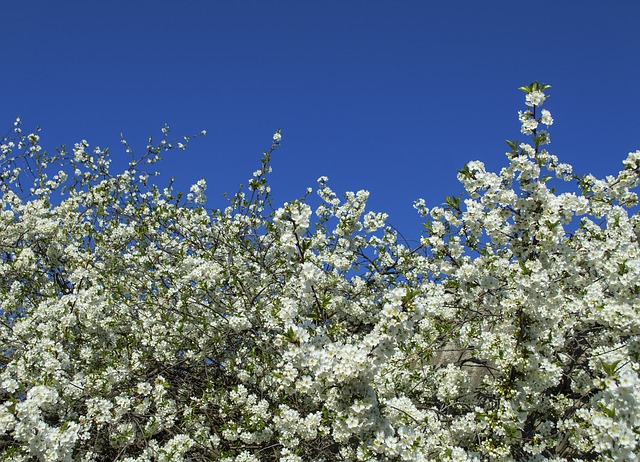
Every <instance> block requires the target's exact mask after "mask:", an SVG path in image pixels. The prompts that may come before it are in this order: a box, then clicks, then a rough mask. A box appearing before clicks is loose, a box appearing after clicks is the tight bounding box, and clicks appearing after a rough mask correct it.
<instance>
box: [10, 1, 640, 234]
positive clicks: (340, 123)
mask: <svg viewBox="0 0 640 462" xmlns="http://www.w3.org/2000/svg"><path fill="white" fill-rule="evenodd" d="M2 17H3V19H2V28H0V52H1V58H0V59H1V60H2V64H1V69H2V70H1V71H0V83H1V85H0V92H1V93H0V94H1V95H2V96H1V99H0V107H1V109H2V110H1V111H0V128H1V127H5V128H4V129H0V133H4V132H5V131H6V130H8V129H9V128H10V127H11V123H12V121H13V119H14V118H15V116H18V115H20V116H22V120H23V122H24V127H25V129H27V128H29V127H33V126H35V125H41V126H42V128H43V131H42V140H43V143H44V145H45V147H47V148H48V149H53V148H54V147H55V146H57V145H60V144H66V145H68V146H72V145H73V143H75V142H77V141H79V140H81V139H83V138H84V139H87V140H88V141H89V142H90V143H91V145H100V146H102V147H105V146H111V147H112V152H114V153H115V154H118V153H120V152H121V151H122V147H121V145H120V144H119V134H120V132H124V133H125V135H126V137H127V138H128V139H129V141H130V142H131V143H132V144H133V145H134V146H144V145H145V143H146V139H147V137H148V135H154V136H156V137H158V138H159V135H160V128H161V127H162V125H163V124H164V123H165V122H166V123H168V124H169V125H170V126H171V128H172V133H173V134H176V135H180V134H191V133H196V132H199V131H200V130H201V129H206V130H207V132H208V136H207V137H206V138H204V139H202V140H198V141H195V142H193V143H192V144H191V146H190V149H189V150H188V151H187V152H186V153H176V154H175V155H171V156H170V158H169V159H167V162H166V163H165V164H163V165H164V166H163V167H162V169H161V170H162V171H163V173H164V174H166V175H167V177H168V176H170V175H173V176H175V177H177V179H178V182H177V184H178V185H179V186H180V187H181V188H184V189H187V188H188V186H189V184H191V183H193V182H195V181H197V180H198V179H199V178H202V177H204V178H206V179H207V181H208V184H209V189H208V194H207V195H208V197H209V205H210V206H212V207H220V206H223V205H224V202H223V200H222V199H221V195H222V193H223V192H228V193H233V192H235V190H236V189H237V186H238V184H239V183H241V182H244V181H245V180H246V179H247V178H248V176H249V175H250V174H251V172H252V171H253V170H255V169H256V168H257V167H258V165H259V157H260V153H261V152H262V150H264V149H266V148H267V147H268V146H269V143H270V141H271V136H272V134H273V132H274V131H275V130H276V129H277V128H281V129H282V131H283V143H282V147H281V149H279V150H278V152H277V155H276V157H275V159H274V163H273V167H274V173H273V175H272V187H273V190H274V193H275V198H276V201H279V202H283V201H285V200H288V199H293V198H296V197H298V196H300V195H302V194H303V193H304V191H305V189H306V187H307V186H315V180H316V179H317V178H318V177H319V176H321V175H326V176H328V177H329V178H330V183H329V184H330V185H331V186H332V187H333V188H334V189H335V190H336V191H337V192H340V193H341V192H344V191H346V190H358V189H368V190H369V191H370V192H371V200H370V208H371V209H373V210H377V211H386V212H388V213H389V214H390V216H391V222H392V223H393V224H394V225H396V227H398V228H399V229H400V230H401V231H402V232H403V233H404V234H406V235H407V236H408V237H414V238H415V237H417V236H418V234H419V225H418V223H419V219H418V217H417V216H416V214H415V212H414V210H413V208H412V203H413V201H414V200H415V199H417V198H419V197H424V198H425V199H426V201H427V203H428V204H429V205H437V204H440V203H441V202H442V200H443V197H444V196H445V195H457V194H458V193H460V192H461V187H460V185H459V184H458V183H457V180H456V178H455V177H456V171H457V170H458V169H459V168H461V167H462V166H463V165H464V163H465V162H467V161H469V160H474V159H479V160H483V161H484V162H485V163H486V164H487V165H489V166H490V167H492V168H495V169H499V168H500V167H501V166H502V165H504V163H505V157H504V152H505V150H506V144H505V143H504V140H505V139H507V138H509V139H514V138H519V139H523V135H520V133H519V124H518V121H517V110H518V109H520V108H521V107H522V106H523V94H522V93H521V92H519V91H517V90H516V89H517V87H519V86H520V85H524V84H528V83H529V82H531V81H533V80H540V81H541V82H546V83H550V84H552V85H553V89H552V90H551V94H552V97H551V99H550V100H549V101H548V104H547V107H548V109H550V110H551V112H552V114H553V116H554V118H555V124H554V126H553V127H552V130H551V137H552V144H551V146H550V150H551V151H552V152H553V153H555V154H557V155H558V156H559V157H560V159H561V160H562V161H565V162H569V163H572V164H573V165H574V166H575V169H576V171H577V172H578V173H587V172H593V173H596V174H599V175H605V174H611V173H615V172H617V171H618V170H619V169H620V167H621V161H622V159H623V158H624V157H625V156H626V154H627V152H629V151H632V150H636V149H640V92H639V91H638V86H639V83H640V36H639V35H638V32H637V30H638V18H640V2H636V1H631V0H626V1H617V2H609V3H607V4H605V2H602V1H591V0H587V1H557V0H556V1H546V0H545V1H536V2H518V1H512V0H511V1H493V2H492V1H485V2H478V1H471V0H468V1H467V0H465V1H449V2H428V1H399V0H396V1H375V0H370V1H362V0H360V1H347V0H343V1H334V0H329V1H326V0H325V1H322V2H305V1H300V0H298V1H289V0H287V1H273V2H269V1H264V0H260V1H225V2H221V1H203V0H197V1H181V2H180V1H162V0H156V1H148V0H144V1H135V0H130V1H121V0H116V1H109V2H91V1H82V2H81V1H67V2H50V1H44V0H41V1H26V0H25V1H19V2H18V1H15V2H7V3H6V4H5V5H3V6H2Z"/></svg>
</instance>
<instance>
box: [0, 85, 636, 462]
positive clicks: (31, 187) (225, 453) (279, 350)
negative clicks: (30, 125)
mask: <svg viewBox="0 0 640 462" xmlns="http://www.w3.org/2000/svg"><path fill="white" fill-rule="evenodd" d="M548 88H549V86H548V85H543V84H538V83H537V82H534V83H532V84H531V85H529V86H526V87H522V88H521V90H523V91H524V92H525V94H526V101H525V104H526V107H525V108H524V109H523V110H522V111H520V112H519V120H520V123H521V132H522V134H524V135H525V136H526V137H527V140H528V141H525V142H522V143H517V142H511V141H509V142H508V144H509V148H510V150H509V152H508V153H507V154H506V163H505V166H504V168H502V170H500V171H499V172H497V173H494V172H490V171H487V170H486V169H485V166H484V164H483V163H482V162H479V161H473V162H469V163H468V164H467V165H465V166H464V168H462V169H461V170H460V171H459V173H458V178H459V180H460V181H461V183H462V185H463V186H464V190H465V191H466V192H465V194H464V195H461V196H451V197H447V198H446V202H445V203H444V204H443V205H442V206H439V207H433V208H427V202H426V201H425V200H418V201H416V203H415V207H416V209H417V211H418V213H420V214H421V215H422V217H423V218H424V230H423V235H422V238H421V241H420V243H419V245H415V246H411V245H409V244H407V243H404V242H402V240H401V239H399V237H398V234H397V233H396V232H395V231H394V229H393V228H392V227H391V226H390V225H389V224H388V223H387V215H386V214H384V213H375V212H371V211H367V210H366V203H367V199H368V192H367V191H358V192H349V193H346V194H345V195H344V196H343V197H339V196H338V195H337V194H336V193H335V192H334V191H332V190H331V188H330V187H329V186H328V179H327V178H325V177H321V178H320V179H319V180H318V183H319V184H318V187H317V189H316V192H317V196H318V197H317V198H315V196H314V195H312V194H311V195H310V194H309V192H311V191H308V192H307V194H305V195H304V196H302V197H301V198H299V199H296V200H291V201H289V202H288V203H285V204H284V205H281V206H279V205H276V204H273V201H272V200H271V195H270V186H269V185H268V183H267V177H268V174H269V172H270V171H271V156H272V154H273V152H274V150H275V149H276V148H277V147H278V145H279V144H280V143H281V142H282V136H281V133H280V131H278V132H277V133H276V134H275V135H274V136H273V144H272V146H271V149H269V150H268V151H267V152H265V153H264V155H263V157H262V163H261V166H260V168H259V169H258V170H257V171H256V172H255V173H254V174H253V177H252V178H251V179H250V180H249V182H248V185H247V187H246V188H244V189H243V188H241V189H240V191H239V192H238V193H237V194H236V195H235V196H233V197H232V198H231V199H230V200H229V205H228V207H227V208H225V209H222V210H210V209H207V208H205V206H204V204H205V201H206V197H205V191H206V183H205V181H204V180H201V181H199V182H197V184H195V185H194V186H193V187H192V188H191V190H190V192H189V193H188V194H186V195H182V194H179V193H177V192H175V191H174V190H173V189H172V187H171V186H167V187H162V186H158V185H159V184H161V182H160V180H159V179H158V178H155V177H154V174H153V172H152V171H149V170H148V169H153V167H154V164H156V163H157V162H158V161H159V160H160V156H161V155H162V153H163V152H164V151H166V150H168V149H172V148H175V149H184V148H185V147H186V144H187V142H188V141H189V140H188V139H180V141H179V142H176V141H170V140H169V139H168V138H167V136H168V132H169V128H168V127H165V128H164V129H163V135H164V136H163V139H162V140H161V141H160V143H159V144H152V142H151V140H149V146H148V147H147V150H146V152H145V153H144V154H142V155H136V154H135V153H134V149H132V148H131V146H130V145H129V144H128V143H127V142H126V140H124V139H123V145H124V149H125V151H126V153H127V155H130V159H131V160H130V163H129V166H128V168H125V169H124V171H122V172H121V173H118V174H114V173H112V172H111V170H113V169H110V157H109V155H108V153H107V150H106V149H101V148H99V147H95V148H91V147H90V145H89V143H88V142H87V141H84V140H83V141H81V142H79V143H77V144H76V145H75V146H74V148H73V149H72V150H71V151H70V152H69V151H67V150H65V149H64V148H61V149H59V150H58V151H57V152H56V153H55V154H50V153H47V152H45V151H44V150H43V149H42V148H41V147H40V144H39V143H40V139H39V135H38V133H37V132H36V133H32V134H28V135H26V134H23V133H22V130H21V121H20V120H19V119H18V120H17V121H16V124H15V127H14V129H13V132H12V134H11V136H8V137H5V138H3V139H2V141H1V143H2V144H1V146H0V149H1V153H0V165H1V166H2V172H1V173H0V175H1V176H0V201H1V207H0V255H1V257H0V308H1V316H0V342H1V349H2V357H1V358H2V359H1V360H0V361H1V365H2V367H1V369H0V435H1V436H0V459H1V460H3V461H36V460H37V461H116V460H117V461H127V462H133V461H140V462H142V461H204V460H210V461H223V462H231V461H237V462H240V461H244V462H257V461H283V462H295V461H327V462H328V461H348V460H353V461H356V460H359V461H466V460H468V461H485V460H486V461H536V462H537V461H546V460H548V461H575V460H602V461H605V460H619V461H634V460H637V459H638V456H637V454H638V452H639V446H638V445H639V443H640V379H639V372H640V337H639V334H640V314H639V308H640V298H639V295H640V247H639V243H638V236H639V235H640V232H639V230H640V223H639V218H638V215H637V213H636V212H635V210H637V208H635V207H636V206H637V204H638V197H637V195H636V193H635V192H634V189H635V188H637V186H638V183H639V178H640V151H636V152H632V153H630V154H629V155H628V156H627V158H626V159H625V160H624V161H623V166H622V170H621V171H620V173H619V174H618V175H617V176H610V177H607V178H604V179H598V178H596V177H594V176H592V175H585V176H577V175H575V174H574V173H573V172H572V168H571V166H570V165H567V164H564V163H561V162H559V160H558V158H557V157H556V156H554V155H552V154H550V153H549V152H548V151H547V150H546V148H545V147H546V146H547V145H548V143H549V142H550V136H549V133H548V131H547V130H548V129H549V127H550V126H551V125H552V123H553V118H552V117H551V113H550V112H549V111H548V110H546V109H540V107H541V106H542V105H543V104H544V103H545V102H546V101H547V95H546V94H545V91H547V90H548ZM202 134H203V135H204V133H202Z"/></svg>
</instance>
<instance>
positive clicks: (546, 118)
mask: <svg viewBox="0 0 640 462" xmlns="http://www.w3.org/2000/svg"><path fill="white" fill-rule="evenodd" d="M540 123H543V124H545V125H546V126H547V127H549V126H551V125H553V117H551V113H550V112H549V111H548V110H547V109H543V110H542V117H541V118H540Z"/></svg>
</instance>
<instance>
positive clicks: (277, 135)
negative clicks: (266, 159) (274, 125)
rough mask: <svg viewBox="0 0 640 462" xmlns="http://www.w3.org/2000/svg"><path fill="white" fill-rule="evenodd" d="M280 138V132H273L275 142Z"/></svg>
mask: <svg viewBox="0 0 640 462" xmlns="http://www.w3.org/2000/svg"><path fill="white" fill-rule="evenodd" d="M281 139H282V135H281V134H280V132H275V133H274V134H273V141H275V142H276V143H279V142H280V140H281Z"/></svg>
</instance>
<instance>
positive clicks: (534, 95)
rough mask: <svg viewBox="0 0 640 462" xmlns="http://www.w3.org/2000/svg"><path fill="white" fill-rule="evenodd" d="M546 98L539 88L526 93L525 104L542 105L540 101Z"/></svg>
mask: <svg viewBox="0 0 640 462" xmlns="http://www.w3.org/2000/svg"><path fill="white" fill-rule="evenodd" d="M546 99H547V97H546V95H545V94H544V93H543V92H541V91H540V90H536V91H532V92H531V93H527V96H526V104H527V106H542V103H544V101H545V100H546Z"/></svg>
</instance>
